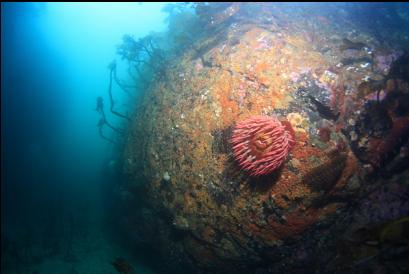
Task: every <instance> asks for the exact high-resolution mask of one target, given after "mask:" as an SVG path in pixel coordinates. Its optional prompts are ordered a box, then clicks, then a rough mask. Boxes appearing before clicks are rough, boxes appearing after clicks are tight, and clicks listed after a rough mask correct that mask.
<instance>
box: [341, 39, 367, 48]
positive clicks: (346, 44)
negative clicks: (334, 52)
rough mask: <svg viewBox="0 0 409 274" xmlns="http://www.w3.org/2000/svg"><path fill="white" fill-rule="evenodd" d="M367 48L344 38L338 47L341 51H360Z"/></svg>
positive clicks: (360, 43) (362, 44)
mask: <svg viewBox="0 0 409 274" xmlns="http://www.w3.org/2000/svg"><path fill="white" fill-rule="evenodd" d="M365 47H367V46H366V44H364V43H362V42H352V41H351V40H349V39H347V38H344V39H342V45H341V46H340V47H339V49H340V50H341V51H344V50H348V49H355V50H361V49H363V48H365Z"/></svg>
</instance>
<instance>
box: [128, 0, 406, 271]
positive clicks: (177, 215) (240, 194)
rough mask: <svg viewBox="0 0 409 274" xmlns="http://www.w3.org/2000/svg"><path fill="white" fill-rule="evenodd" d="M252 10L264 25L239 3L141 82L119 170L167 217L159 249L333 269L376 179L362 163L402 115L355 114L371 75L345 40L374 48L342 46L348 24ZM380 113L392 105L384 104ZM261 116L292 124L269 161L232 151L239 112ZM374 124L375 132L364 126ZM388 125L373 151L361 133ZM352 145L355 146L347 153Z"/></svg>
mask: <svg viewBox="0 0 409 274" xmlns="http://www.w3.org/2000/svg"><path fill="white" fill-rule="evenodd" d="M235 7H236V6H235ZM260 9H261V10H262V11H263V13H262V14H263V17H262V18H261V19H260V22H257V19H254V18H252V20H247V21H246V20H244V19H240V18H241V17H238V16H240V15H242V14H241V12H242V9H240V11H239V9H237V11H236V12H235V13H232V15H231V16H232V17H231V18H230V17H229V19H226V21H223V22H224V23H225V24H226V25H225V26H224V27H223V28H219V29H218V30H213V31H215V32H217V31H219V32H222V33H223V35H222V36H219V40H217V41H216V42H214V41H213V40H212V37H210V35H209V37H207V36H205V37H203V38H202V39H200V40H198V41H197V42H196V43H195V49H192V50H191V51H186V53H185V54H184V55H182V56H181V57H180V59H179V60H178V61H177V63H175V64H174V66H172V67H169V68H168V69H167V71H166V73H167V77H166V80H162V81H159V82H157V83H156V84H155V85H154V86H153V87H152V88H151V90H149V91H148V92H146V94H145V95H144V97H143V100H142V102H141V103H140V105H139V106H138V108H137V109H138V112H137V113H136V117H135V123H134V124H133V128H132V132H131V135H130V136H131V137H130V141H129V143H128V144H127V149H126V154H125V157H126V158H128V159H139V160H140V161H141V162H143V163H144V164H143V165H142V166H140V167H139V168H138V169H136V168H132V167H128V168H129V169H130V170H128V173H129V174H130V175H131V176H134V177H135V178H138V180H140V178H144V180H145V181H144V185H143V192H144V195H146V197H147V200H149V202H148V203H149V205H150V208H151V209H152V211H154V212H158V213H157V214H158V216H164V217H163V218H164V221H163V222H160V225H158V223H157V222H155V224H154V225H153V226H155V227H154V231H155V232H156V235H157V236H156V239H155V241H156V242H158V243H160V245H161V246H162V247H163V250H162V252H163V253H164V254H173V255H174V256H177V257H178V258H177V260H178V261H180V260H186V261H190V262H191V265H194V267H195V269H196V271H198V272H200V271H203V272H205V271H209V272H211V273H222V272H225V273H226V272H228V273H249V272H248V271H253V270H254V269H256V268H257V269H259V271H261V273H264V272H262V271H264V268H266V265H267V268H266V269H267V270H265V271H267V272H266V273H280V272H284V271H297V270H298V271H299V270H300V269H305V271H307V272H308V271H309V270H316V269H317V268H318V269H320V267H321V270H322V271H324V270H331V269H332V268H331V267H335V266H332V265H322V266H317V265H320V263H319V262H320V260H323V261H324V260H327V261H329V258H331V256H335V255H336V254H337V252H338V251H337V247H336V244H337V243H336V240H335V239H336V238H337V237H336V236H337V235H340V234H341V231H344V230H345V229H347V228H348V226H349V224H350V219H351V218H349V215H348V214H349V213H348V210H347V209H348V206H349V205H350V204H351V203H354V201H356V200H358V199H360V198H359V197H360V195H361V196H362V195H363V196H365V193H367V192H368V191H369V188H374V186H376V184H375V185H374V184H371V183H370V182H369V181H366V179H365V178H364V177H365V176H363V175H362V174H364V173H365V172H366V173H367V172H373V170H372V171H368V167H367V164H368V163H369V164H370V163H371V161H377V163H373V165H374V166H375V165H376V167H377V168H381V166H380V164H378V162H379V163H383V162H384V161H385V159H386V158H385V157H386V156H385V157H384V156H379V157H381V158H379V157H378V156H377V157H378V158H376V157H375V156H374V153H375V154H376V153H378V154H379V153H381V152H380V150H384V151H386V152H382V153H386V154H388V153H389V151H390V150H392V148H389V147H390V146H393V145H392V142H394V140H401V138H400V136H401V135H402V134H403V135H404V134H406V132H404V131H405V130H406V126H407V123H404V122H406V120H404V121H403V118H401V120H399V121H400V122H399V121H397V120H396V119H394V118H389V117H386V118H385V117H384V116H382V117H380V116H381V114H379V117H378V116H364V115H360V116H359V115H358V117H356V116H357V114H356V112H357V111H361V112H364V109H365V102H366V99H365V98H364V97H361V98H358V99H356V97H355V96H357V95H356V93H357V90H358V86H359V84H361V83H362V78H364V77H365V75H369V76H370V77H372V76H373V74H374V72H373V71H372V70H371V68H370V67H366V66H360V67H359V70H355V69H356V67H353V69H350V67H351V66H352V65H354V64H347V65H345V66H344V65H343V64H342V63H340V60H341V59H342V58H343V57H342V52H341V51H344V50H347V49H351V48H352V49H354V50H363V48H365V47H366V46H368V47H374V45H373V44H371V41H372V40H370V39H366V38H367V36H365V35H362V37H360V38H359V37H358V38H357V39H354V41H362V42H360V43H355V42H351V41H350V40H348V41H349V42H350V43H349V42H348V45H346V46H345V44H346V42H345V39H344V40H343V39H342V37H348V31H347V30H346V29H342V28H340V27H339V26H338V25H331V24H329V23H328V20H329V19H327V18H324V19H323V18H322V17H314V16H313V17H312V18H310V20H311V22H314V20H319V21H320V22H322V21H325V22H327V24H324V27H323V28H322V29H320V30H317V29H315V31H314V37H313V38H308V37H306V36H305V25H304V24H300V22H299V21H297V20H295V19H292V18H288V17H287V16H285V13H281V11H280V9H275V12H277V14H275V16H274V17H273V16H272V15H271V11H270V10H269V9H265V7H264V6H263V5H261V6H260ZM235 10H236V9H235ZM235 16H237V18H236V20H233V19H232V18H235ZM340 16H341V15H340ZM266 18H269V20H267V19H266ZM278 18H279V19H278ZM277 20H278V21H280V24H278V23H279V22H278V21H277ZM283 22H284V23H283ZM279 26H281V27H279ZM330 34H331V35H330ZM212 35H214V33H213V34H212ZM328 36H335V37H333V38H332V39H327V38H326V37H328ZM364 40H365V44H363V43H364ZM367 40H368V41H367ZM209 45H210V46H209ZM322 45H325V47H327V49H326V50H325V51H324V50H323V49H322ZM343 45H344V46H343ZM340 47H341V50H340ZM343 47H344V48H343ZM198 52H200V53H201V54H202V55H201V56H199V57H198V56H197V53H198ZM363 54H364V53H363ZM198 58H200V60H201V64H202V66H201V67H200V70H198V69H197V60H198ZM368 58H369V57H368ZM352 70H354V71H355V74H352V72H351V71H352ZM375 92H376V91H375ZM382 111H385V112H383V113H390V109H389V106H388V107H386V110H384V109H382ZM379 113H381V112H380V111H379ZM260 115H263V117H268V118H265V119H273V120H274V119H278V120H280V121H284V120H288V123H289V124H291V126H289V127H286V128H287V129H288V128H292V130H291V131H293V132H291V133H288V131H287V129H283V128H281V129H280V130H279V131H280V134H285V135H286V137H285V138H283V139H282V140H281V141H282V143H285V144H284V145H283V147H280V148H279V151H280V153H279V154H280V159H279V161H277V163H274V164H271V165H270V166H268V165H269V164H268V163H267V162H266V164H267V166H268V167H263V168H266V170H264V169H263V168H260V166H257V165H249V164H248V162H246V161H247V160H246V159H247V158H246V157H248V155H246V156H240V154H241V153H243V147H242V145H241V142H242V141H243V140H244V139H246V138H247V137H246V138H241V137H238V136H237V135H238V134H245V133H244V132H243V128H245V126H244V122H243V124H241V123H242V121H247V122H248V121H251V122H249V123H250V124H251V123H253V122H254V121H253V120H251V119H254V118H251V117H253V116H260ZM273 117H277V118H273ZM362 117H364V118H362ZM361 118H362V119H363V120H365V119H366V120H365V122H364V121H363V120H362V119H361ZM246 119H249V120H246ZM260 119H261V118H260ZM263 119H264V118H263ZM360 119H361V120H360ZM404 119H406V117H405V118H404ZM273 120H271V121H273ZM278 120H277V121H278ZM274 121H275V122H273V123H276V124H277V121H276V120H274ZM402 121H403V122H402ZM398 122H399V124H396V123H398ZM266 123H267V122H266ZM278 123H280V122H278ZM235 125H237V126H236V127H235ZM372 125H377V126H376V127H375V129H376V130H377V131H376V132H373V133H369V132H367V131H366V130H367V129H368V128H369V127H372ZM378 125H380V126H378ZM277 127H279V126H278V125H277ZM358 127H361V128H362V130H361V128H358ZM235 128H236V129H235ZM237 128H238V129H239V130H240V131H238V129H237ZM395 128H396V129H395ZM256 131H257V130H255V131H254V132H253V131H251V134H249V136H250V135H251V136H252V137H253V139H254V137H255V136H256V137H257V138H255V142H258V143H256V144H255V146H256V147H257V149H264V148H267V147H269V146H270V145H271V143H270V142H271V140H270V139H268V138H267V137H266V136H267V135H268V134H269V132H270V130H269V132H268V134H267V132H262V133H263V134H265V135H263V136H259V135H257V134H256ZM271 131H273V130H271ZM361 131H365V132H366V134H367V135H368V136H363V132H361ZM352 132H353V133H352ZM354 134H355V135H354ZM388 134H393V137H389V138H390V139H388V138H387V139H386V141H384V142H383V143H381V144H378V145H377V146H376V149H372V150H371V149H369V150H368V148H367V147H368V146H370V144H369V143H368V140H367V141H365V140H363V138H367V139H368V138H369V139H370V138H378V139H379V138H382V136H388ZM293 135H294V137H293ZM351 136H353V137H354V138H352V137H351ZM404 137H405V138H406V135H404ZM249 138H250V137H249ZM253 139H252V140H249V141H250V142H252V141H253ZM293 139H294V142H293ZM229 140H232V142H231V143H232V144H231V143H230V141H229ZM405 140H406V139H405ZM402 142H403V141H402ZM350 144H351V146H357V147H360V146H361V145H362V147H360V148H359V149H354V150H351V148H350ZM394 144H395V143H394ZM401 145H402V144H401V143H399V146H401ZM365 146H366V148H365ZM290 148H291V151H290ZM399 149H400V147H395V146H393V151H394V155H393V156H396V153H397V152H395V151H399ZM244 152H245V151H244ZM361 154H364V156H362V157H361ZM356 155H358V158H359V159H360V160H361V161H359V160H358V159H357V156H356ZM388 155H389V154H388ZM232 156H235V157H236V160H234V159H233V157H232ZM258 156H259V155H256V157H258ZM371 157H372V160H369V159H370V158H371ZM390 157H392V156H388V159H390ZM256 159H257V158H256ZM278 166H280V167H281V168H280V169H276V168H277V167H278ZM243 168H244V169H247V170H248V171H249V172H246V171H245V170H242V169H243ZM273 170H275V171H277V172H273V173H271V172H270V171H273ZM164 174H166V175H168V174H171V175H172V176H171V180H170V177H169V175H168V176H164ZM249 174H250V175H263V176H258V177H257V176H249ZM168 178H169V179H168ZM135 180H136V179H135ZM379 184H381V183H379ZM145 227H146V225H145ZM135 229H137V228H135ZM294 250H297V252H296V253H294V252H293V251H294ZM312 258H317V259H314V260H316V261H313V259H312ZM314 262H315V263H314ZM332 270H333V269H332ZM330 272H331V271H330Z"/></svg>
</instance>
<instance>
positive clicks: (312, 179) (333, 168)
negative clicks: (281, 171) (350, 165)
mask: <svg viewBox="0 0 409 274" xmlns="http://www.w3.org/2000/svg"><path fill="white" fill-rule="evenodd" d="M346 159H347V155H346V154H345V153H340V154H338V155H333V156H332V157H331V159H330V160H329V161H328V162H326V163H324V164H322V165H320V166H317V167H316V168H314V169H312V170H311V171H310V172H308V173H307V174H306V175H305V176H304V178H303V182H304V183H305V184H306V185H308V186H309V187H310V188H311V189H312V190H313V191H317V192H319V191H322V190H323V191H324V192H328V191H330V190H331V189H332V188H333V187H334V186H335V184H336V183H337V181H338V179H339V178H340V176H341V174H342V171H343V170H344V167H345V164H346Z"/></svg>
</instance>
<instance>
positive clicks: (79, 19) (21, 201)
mask: <svg viewBox="0 0 409 274" xmlns="http://www.w3.org/2000/svg"><path fill="white" fill-rule="evenodd" d="M164 5H165V4H164V3H143V4H139V3H115V4H113V3H111V4H109V3H106V4H97V3H70V4H68V3H67V4H65V3H21V4H20V3H2V5H1V25H2V28H1V49H2V50H1V110H2V115H1V138H2V142H1V150H2V152H1V153H2V154H1V157H2V161H1V164H2V166H1V170H2V175H1V176H2V177H1V182H2V183H1V190H2V191H1V195H2V196H1V198H2V199H1V202H2V207H1V208H2V212H1V213H2V214H1V227H2V230H1V237H2V250H6V251H7V252H8V253H7V255H5V256H2V273H3V270H4V271H5V273H114V272H115V269H114V268H113V266H112V265H111V264H110V263H111V262H112V261H113V259H115V258H116V257H125V258H127V259H128V257H129V260H132V259H133V258H134V257H132V256H130V255H129V254H127V253H126V252H125V251H123V249H121V248H120V247H117V246H115V245H114V243H113V241H109V240H108V239H107V238H108V237H107V236H106V234H104V231H102V228H103V225H102V224H103V222H104V221H105V220H104V218H103V217H104V214H103V212H104V210H105V207H106V206H107V204H109V201H107V200H104V199H105V197H103V196H102V193H103V189H104V180H103V179H104V178H103V175H102V174H103V173H102V172H101V171H102V170H105V169H106V168H107V166H108V164H109V163H110V162H111V164H112V161H111V159H112V157H113V151H115V148H114V145H113V144H111V143H109V142H106V141H105V140H103V139H101V138H100V137H99V135H98V130H97V126H96V125H97V123H98V120H99V118H100V114H99V113H98V112H96V111H94V110H95V105H96V98H97V97H98V96H102V97H103V98H104V101H105V102H108V101H109V97H108V92H107V91H108V83H109V69H108V65H109V64H110V62H111V61H113V60H115V59H117V60H118V65H117V66H118V74H119V76H121V77H122V79H123V80H124V81H127V80H128V78H127V77H129V76H128V75H127V74H126V73H125V71H126V70H125V68H126V63H124V62H123V63H121V60H120V58H119V56H118V55H117V54H116V47H117V46H118V45H119V44H120V43H121V42H122V36H123V35H124V34H129V35H132V36H133V37H134V38H135V39H137V38H139V37H142V36H145V35H147V34H148V33H149V32H151V31H157V32H158V31H164V30H166V28H167V24H166V22H164V19H165V17H166V13H164V12H162V11H161V9H162V8H163V6H164ZM112 92H113V94H114V96H115V97H114V98H115V102H116V108H117V109H118V111H123V112H126V111H131V109H130V108H129V104H127V103H128V102H129V101H128V100H129V98H128V97H127V95H126V94H125V93H124V92H123V91H122V90H121V89H120V88H118V86H113V90H112ZM137 92H138V91H137V90H136V91H135V93H137ZM107 116H108V117H107V119H110V121H111V123H112V124H114V125H116V126H120V125H121V123H123V121H121V119H120V118H118V117H115V116H113V115H112V114H111V113H109V111H107ZM104 133H105V134H106V135H107V136H108V137H110V136H111V137H112V136H113V135H114V133H112V132H110V131H109V130H106V132H104ZM128 255H129V256H128ZM131 262H132V261H131ZM135 265H140V264H135ZM141 267H142V266H141ZM141 267H139V270H140V268H141ZM142 268H143V267H142ZM137 269H138V268H137ZM36 271H37V272H36ZM140 271H142V270H140ZM146 271H147V270H146Z"/></svg>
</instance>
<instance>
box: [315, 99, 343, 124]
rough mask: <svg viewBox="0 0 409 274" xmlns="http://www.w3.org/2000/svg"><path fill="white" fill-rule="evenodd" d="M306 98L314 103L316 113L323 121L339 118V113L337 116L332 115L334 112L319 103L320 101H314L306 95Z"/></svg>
mask: <svg viewBox="0 0 409 274" xmlns="http://www.w3.org/2000/svg"><path fill="white" fill-rule="evenodd" d="M308 97H309V98H310V100H311V102H312V103H314V105H315V107H316V109H317V111H318V113H319V114H320V115H321V116H322V117H323V118H325V119H328V120H334V121H336V120H338V117H339V114H340V113H339V112H338V113H337V114H335V113H334V110H332V109H331V108H330V107H329V106H327V105H325V104H323V103H321V102H320V101H318V100H317V99H315V98H314V97H313V96H311V95H308Z"/></svg>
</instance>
